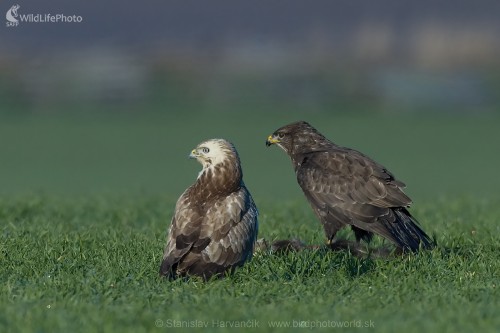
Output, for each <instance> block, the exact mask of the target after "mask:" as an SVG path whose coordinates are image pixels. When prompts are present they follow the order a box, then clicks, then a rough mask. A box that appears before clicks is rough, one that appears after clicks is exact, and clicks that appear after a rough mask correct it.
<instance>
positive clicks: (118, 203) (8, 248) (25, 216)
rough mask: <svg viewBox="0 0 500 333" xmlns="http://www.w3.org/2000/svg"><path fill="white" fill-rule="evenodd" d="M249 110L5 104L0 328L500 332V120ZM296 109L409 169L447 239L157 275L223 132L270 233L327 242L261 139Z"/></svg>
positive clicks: (289, 174)
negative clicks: (403, 253) (168, 237)
mask: <svg viewBox="0 0 500 333" xmlns="http://www.w3.org/2000/svg"><path fill="white" fill-rule="evenodd" d="M238 110H239V112H234V113H233V112H231V111H228V110H222V111H221V112H219V113H218V112H215V111H214V110H211V111H210V112H201V111H200V112H196V113H189V114H188V113H184V114H183V115H181V114H179V113H177V114H174V113H159V112H158V113H154V112H151V113H147V112H146V113H143V112H130V113H110V112H101V113H100V112H99V111H102V110H97V109H96V110H94V111H95V112H92V113H88V112H86V111H85V112H84V110H83V109H82V112H81V113H75V114H71V115H70V114H62V113H58V112H56V113H53V114H40V113H33V114H31V113H24V114H16V115H14V114H8V113H0V153H1V154H0V155H1V158H2V160H1V163H0V184H1V186H0V236H1V240H0V332H71V331H76V332H78V331H85V332H89V331H90V332H92V331H103V332H120V331H124V332H149V331H151V332H163V331H168V330H170V328H169V327H166V326H168V325H169V324H173V323H180V322H182V323H184V324H197V323H198V324H200V323H201V322H207V325H208V327H209V328H210V330H211V331H215V332H225V331H229V330H230V329H229V328H224V327H220V326H221V325H222V324H221V322H220V321H222V323H224V322H226V321H228V322H227V323H226V324H229V323H233V324H234V325H237V324H241V323H243V322H247V321H249V322H248V323H249V324H255V323H257V322H258V324H259V326H260V329H261V330H271V328H270V327H269V325H270V324H271V323H276V324H278V322H280V321H281V323H282V324H283V325H286V323H289V324H290V325H291V326H294V325H295V326H297V325H302V326H308V325H309V326H310V325H311V324H312V325H323V324H330V325H334V324H336V325H343V324H345V322H347V325H351V326H354V327H351V328H350V329H349V328H348V329H344V330H346V331H349V330H355V331H356V330H359V328H358V327H357V326H359V325H361V326H363V325H365V324H367V325H368V326H370V324H373V326H374V327H372V328H370V330H374V331H378V332H391V331H392V332H396V331H397V332H401V331H404V332H422V331H434V332H457V331H461V332H471V331H481V332H488V331H490V332H496V331H499V330H500V317H499V316H498V313H499V312H500V295H499V291H498V289H499V286H498V280H499V279H498V277H499V276H500V266H499V260H498V253H500V252H499V250H500V236H499V235H500V230H499V225H498V221H499V220H500V198H499V196H498V194H499V192H498V188H500V177H498V176H497V173H498V165H500V154H498V153H497V150H498V149H497V145H498V142H500V131H498V124H499V123H500V118H499V117H498V115H494V114H484V115H480V116H475V115H451V114H449V115H442V114H441V115H435V114H432V113H419V114H418V115H417V114H415V115H413V114H405V115H396V114H392V113H378V114H368V113H354V114H349V113H340V114H339V113H324V112H313V111H315V110H311V112H310V113H308V114H305V113H303V112H302V113H300V112H297V111H296V110H295V111H294V109H293V108H292V109H291V110H285V109H283V110H282V111H283V112H272V113H271V112H269V113H266V111H270V110H267V109H264V110H259V111H258V112H257V113H256V112H255V110H251V111H252V112H248V113H245V112H242V110H241V108H240V109H238ZM280 110H281V109H280ZM243 111H244V110H243ZM247 111H249V110H247ZM316 111H317V110H316ZM358 111H359V110H358ZM298 119H305V120H308V121H310V122H311V123H312V124H313V125H315V126H316V127H317V128H318V129H320V130H321V131H322V132H324V133H325V134H326V135H327V136H328V137H329V138H331V139H333V140H334V141H336V142H337V143H339V144H342V145H347V146H350V147H353V148H357V149H359V150H361V151H363V152H365V153H367V154H368V155H370V156H372V157H373V158H375V159H376V160H377V161H379V162H381V163H382V164H384V165H385V166H387V167H388V168H389V169H390V170H391V171H393V172H394V173H395V174H396V176H397V177H399V178H400V179H401V180H403V181H405V182H406V183H407V185H408V191H407V192H408V193H409V194H410V195H411V196H412V198H413V199H414V205H413V207H412V212H413V213H414V215H415V216H416V217H417V218H418V219H419V220H420V221H421V223H422V225H423V228H424V229H425V230H426V231H427V232H428V233H429V234H431V235H435V237H436V238H437V241H438V244H439V246H438V247H437V248H436V249H435V250H433V251H431V252H428V253H422V254H419V255H410V256H407V257H405V258H398V259H394V260H372V259H366V260H360V259H356V258H354V257H352V256H351V255H349V254H348V253H345V252H340V253H333V252H325V251H322V250H318V251H304V252H301V253H291V254H287V255H284V256H274V255H269V254H260V255H257V256H256V257H255V258H254V259H253V260H252V262H250V263H249V264H248V265H246V266H244V267H243V268H242V269H240V270H238V271H237V272H236V273H235V274H234V275H232V276H230V277H228V278H226V279H223V280H217V281H210V282H208V283H203V282H201V281H198V280H196V279H193V280H190V281H187V282H184V281H174V282H168V281H164V280H162V279H160V278H159V277H158V274H157V272H158V267H159V264H160V258H161V255H162V251H163V247H164V245H165V244H164V242H165V234H166V230H167V227H168V225H169V223H170V218H171V215H172V210H173V207H174V204H175V200H176V199H177V197H178V196H179V195H180V194H181V192H182V191H183V190H184V189H185V188H186V187H187V186H188V185H189V184H191V183H192V182H193V181H194V179H195V177H196V175H197V173H198V172H199V170H200V166H199V165H198V164H197V163H196V162H194V161H190V160H188V159H187V158H186V156H187V154H188V153H189V151H190V150H191V149H192V148H193V147H194V146H195V145H196V144H197V143H199V142H200V141H202V140H204V139H207V138H211V137H224V138H227V139H229V140H231V141H233V142H234V143H235V145H236V147H237V149H238V151H239V153H240V156H241V159H242V163H243V171H244V174H245V176H244V179H245V182H246V184H247V186H248V187H249V189H250V190H251V192H252V194H253V196H254V199H255V200H256V202H257V205H258V207H259V210H260V213H261V215H260V235H259V236H260V237H265V238H267V239H272V240H273V239H280V238H291V237H300V238H301V239H302V240H304V241H305V242H307V243H315V244H320V243H322V242H323V241H324V239H323V238H324V237H323V233H322V230H321V227H320V225H319V222H317V221H316V219H315V218H314V216H313V214H312V212H311V210H310V208H309V206H308V204H307V203H306V202H305V199H304V198H303V195H302V194H301V193H300V190H299V188H298V186H297V184H296V182H295V181H294V179H293V178H294V175H293V171H292V167H291V165H290V162H289V160H288V158H287V157H286V156H285V154H284V153H283V152H282V151H279V150H278V149H276V148H269V149H267V148H265V146H264V141H265V138H266V137H267V135H268V134H270V133H271V132H272V131H274V130H275V129H276V128H277V127H279V126H281V125H283V124H285V123H288V122H291V121H294V120H298ZM242 124H243V125H242ZM341 236H344V237H346V236H349V237H350V234H349V233H348V232H343V233H342V235H341ZM378 245H381V241H380V239H376V240H375V242H374V246H378ZM157 320H162V321H163V327H157V326H156V325H155V321H157ZM173 320H176V322H173ZM195 320H199V321H200V322H193V321H195ZM324 321H330V322H324ZM157 323H160V322H157ZM217 325H218V326H217ZM367 329H368V328H367ZM198 330H199V331H201V329H198ZM276 330H277V331H282V332H289V331H290V329H287V328H281V329H276ZM295 330H299V331H303V330H304V328H296V329H295Z"/></svg>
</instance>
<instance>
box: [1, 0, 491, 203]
mask: <svg viewBox="0 0 500 333" xmlns="http://www.w3.org/2000/svg"><path fill="white" fill-rule="evenodd" d="M14 4H19V5H20V8H19V10H18V15H20V16H21V15H27V14H35V15H36V14H42V15H44V14H48V13H50V14H52V15H56V14H64V15H66V16H71V15H77V16H81V17H82V22H80V23H63V22H58V23H48V22H44V23H41V22H38V23H36V22H24V21H22V22H19V25H18V26H15V27H8V26H7V24H6V22H5V23H4V24H3V26H2V27H1V28H0V195H2V196H15V195H25V194H31V193H48V194H54V195H61V196H72V195H76V196H78V195H96V194H119V195H147V194H161V195H165V196H167V197H172V198H173V199H175V198H177V197H178V196H179V195H180V194H181V192H182V191H183V190H184V189H185V188H186V187H187V186H188V185H190V184H191V183H192V182H193V181H194V179H195V177H196V175H197V173H198V171H199V169H200V166H199V165H198V164H197V163H196V162H194V161H190V160H188V159H187V155H188V153H189V152H190V151H191V149H192V148H194V147H195V146H196V145H197V144H198V143H199V142H201V141H203V140H205V139H208V138H211V137H224V138H226V139H228V140H230V141H232V142H233V143H234V144H235V145H236V147H237V149H238V150H239V153H240V156H241V159H242V163H243V170H244V173H245V181H246V183H247V185H248V187H249V188H250V190H251V191H252V193H253V195H254V197H255V199H256V200H257V201H271V200H290V199H299V198H300V199H302V194H301V192H300V190H299V188H298V185H297V184H296V182H295V178H294V173H293V171H292V167H291V164H290V162H289V161H288V158H287V157H286V156H285V154H284V153H283V152H282V151H278V148H276V147H272V148H269V149H267V148H266V147H265V145H264V142H265V139H266V137H267V135H269V134H270V133H272V132H273V131H274V130H275V129H277V128H278V127H281V126H282V125H284V124H287V123H289V122H292V121H296V120H307V121H309V122H310V123H311V124H312V125H313V126H315V127H317V128H318V129H319V130H320V131H321V132H323V133H324V134H325V135H326V136H327V137H329V138H330V139H331V140H333V141H334V142H336V143H338V144H340V145H344V146H349V147H352V148H355V149H358V150H361V151H363V152H364V153H366V154H367V155H369V156H371V157H373V158H374V159H376V160H377V161H379V162H380V163H382V164H384V165H385V166H386V167H387V168H388V169H390V170H391V171H393V172H394V173H395V174H396V176H397V177H398V178H400V179H402V180H403V181H405V182H406V183H407V185H408V193H409V194H410V195H411V196H412V197H413V198H414V199H415V201H425V200H435V199H437V198H439V197H443V196H472V197H478V198H487V197H490V196H494V195H496V196H498V194H500V193H499V190H498V189H499V188H500V177H498V169H499V164H500V149H499V143H500V93H499V90H500V2H499V1H486V0H485V1H474V2H472V1H465V0H455V1H432V0H421V1H389V0H379V1H319V0H317V1H299V0H288V1H210V2H204V1H157V0H151V1H146V2H144V3H141V4H139V3H137V4H125V3H123V2H122V1H118V0H108V1H105V2H99V3H97V2H82V1H80V2H77V1H67V0H64V1H63V0H53V1H50V2H49V3H42V2H40V1H34V0H30V1H24V0H23V1H18V2H12V1H2V2H1V6H0V9H1V12H2V13H7V11H8V10H9V9H10V8H11V7H12V6H13V5H14ZM2 15H3V14H2Z"/></svg>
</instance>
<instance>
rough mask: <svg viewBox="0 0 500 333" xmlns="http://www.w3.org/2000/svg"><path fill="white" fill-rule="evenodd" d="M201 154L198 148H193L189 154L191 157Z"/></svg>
mask: <svg viewBox="0 0 500 333" xmlns="http://www.w3.org/2000/svg"><path fill="white" fill-rule="evenodd" d="M199 156H200V154H198V152H197V151H196V149H193V150H191V154H189V158H198V157H199Z"/></svg>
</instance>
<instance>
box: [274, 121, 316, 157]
mask: <svg viewBox="0 0 500 333" xmlns="http://www.w3.org/2000/svg"><path fill="white" fill-rule="evenodd" d="M323 139H324V137H323V135H321V134H320V133H319V132H318V131H317V130H316V129H315V128H314V127H312V126H311V125H309V123H307V122H305V121H298V122H295V123H291V124H288V125H285V126H283V127H281V128H279V129H277V130H276V131H274V133H273V134H271V135H269V136H268V137H267V140H266V146H268V147H269V146H271V145H274V144H275V145H277V146H278V147H280V148H281V149H283V150H284V151H285V152H286V153H287V154H289V155H293V154H296V153H302V152H304V151H303V150H304V149H309V148H313V149H314V148H315V147H316V146H317V143H318V142H320V141H322V140H323Z"/></svg>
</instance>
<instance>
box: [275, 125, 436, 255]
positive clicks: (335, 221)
mask: <svg viewBox="0 0 500 333" xmlns="http://www.w3.org/2000/svg"><path fill="white" fill-rule="evenodd" d="M272 144H276V145H278V146H279V147H280V148H282V149H283V150H284V151H285V152H286V153H287V154H288V156H290V158H291V160H292V163H293V167H294V169H295V174H296V176H297V181H298V183H299V185H300V187H301V188H302V190H303V191H304V194H305V195H306V197H307V199H308V200H309V203H310V204H311V206H312V208H313V210H314V212H315V213H316V216H317V217H318V218H319V220H320V221H321V223H322V224H323V228H324V230H325V233H326V237H327V239H328V243H329V244H330V243H332V241H333V238H334V237H335V234H336V233H337V231H339V230H340V229H341V228H342V227H344V226H346V225H350V226H351V228H352V230H353V231H354V234H355V236H356V240H357V241H360V240H361V239H363V240H366V241H370V240H371V238H372V236H373V233H375V234H378V235H381V236H383V237H385V238H387V239H389V240H390V241H392V242H393V243H394V244H396V245H397V246H398V247H399V248H401V249H402V250H410V251H417V250H418V249H419V248H420V247H422V248H431V247H432V245H433V243H432V241H431V240H430V238H429V237H428V236H427V235H426V233H425V232H424V231H423V230H422V229H421V228H420V227H419V226H418V222H417V221H416V220H415V218H414V217H413V216H411V214H410V212H409V211H408V209H407V207H409V205H410V204H411V199H410V198H409V197H408V196H407V195H406V194H405V193H404V192H403V188H404V187H405V185H404V183H402V182H401V181H399V180H397V179H395V178H394V175H393V174H392V173H391V172H390V171H389V170H387V169H386V168H385V167H384V166H382V165H380V164H378V163H377V162H375V161H374V160H372V159H371V158H369V157H368V156H366V155H364V154H362V153H360V152H359V151H356V150H354V149H350V148H345V147H340V146H338V145H336V144H335V143H333V142H331V141H330V140H328V139H327V138H325V137H324V136H323V135H322V134H321V133H319V132H318V131H317V130H316V129H315V128H314V127H312V126H311V125H309V124H308V123H307V122H304V121H299V122H296V123H292V124H289V125H286V126H283V127H281V128H280V129H278V130H276V131H275V132H274V133H273V134H272V135H270V136H269V137H268V138H267V141H266V145H267V146H270V145H272Z"/></svg>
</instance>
